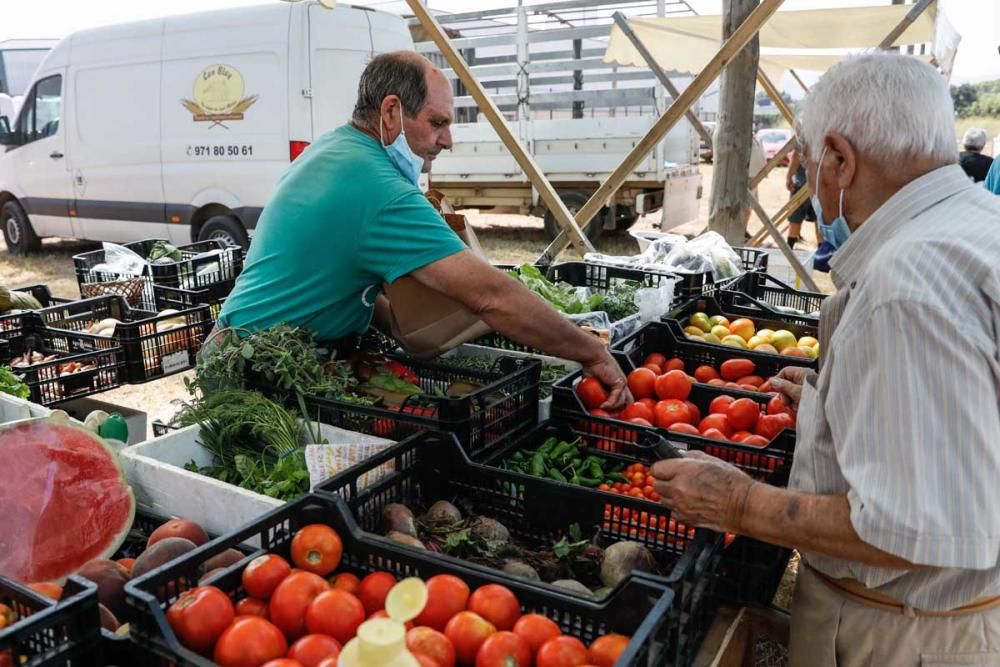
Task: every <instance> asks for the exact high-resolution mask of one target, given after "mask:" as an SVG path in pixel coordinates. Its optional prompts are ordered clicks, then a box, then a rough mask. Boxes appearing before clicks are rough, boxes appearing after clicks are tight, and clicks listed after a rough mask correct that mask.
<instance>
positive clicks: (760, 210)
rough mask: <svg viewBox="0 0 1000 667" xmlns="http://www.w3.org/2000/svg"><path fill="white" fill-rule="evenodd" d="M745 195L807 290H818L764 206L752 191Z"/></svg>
mask: <svg viewBox="0 0 1000 667" xmlns="http://www.w3.org/2000/svg"><path fill="white" fill-rule="evenodd" d="M802 190H805V188H802ZM802 190H800V191H799V192H801V191H802ZM796 194H798V193H796ZM747 197H748V198H749V200H750V207H751V208H752V209H753V210H754V213H756V214H757V217H758V218H760V221H761V222H762V223H764V229H766V230H767V231H768V233H769V234H770V235H771V238H772V239H774V242H775V243H776V244H777V245H778V250H780V251H781V254H782V255H784V256H785V259H787V260H788V263H789V264H791V266H792V268H793V269H795V273H797V274H799V277H800V278H802V282H804V283H805V284H806V287H808V288H809V291H811V292H818V291H820V290H819V286H818V285H816V281H815V280H813V277H812V275H811V274H810V273H809V271H808V270H807V269H806V267H804V266H802V262H800V261H799V258H798V257H796V256H795V253H794V252H792V249H791V247H790V246H789V245H788V242H787V241H785V238H784V237H783V236H782V235H781V232H779V231H778V228H777V227H775V226H774V223H773V222H771V218H769V217H768V216H767V211H765V210H764V207H763V206H761V205H760V202H759V201H758V200H757V197H755V196H754V195H753V193H749V194H748V195H747Z"/></svg>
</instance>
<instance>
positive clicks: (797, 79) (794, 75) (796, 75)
mask: <svg viewBox="0 0 1000 667" xmlns="http://www.w3.org/2000/svg"><path fill="white" fill-rule="evenodd" d="M788 73H789V74H791V75H792V78H793V79H795V82H796V83H797V84H799V86H801V87H802V90H803V91H805V93H806V94H807V95H808V94H809V86H807V85H806V83H805V81H803V80H802V78H801V77H800V76H799V73H798V72H796V71H795V70H793V69H790V70H788Z"/></svg>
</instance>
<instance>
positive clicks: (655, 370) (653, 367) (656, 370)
mask: <svg viewBox="0 0 1000 667" xmlns="http://www.w3.org/2000/svg"><path fill="white" fill-rule="evenodd" d="M639 368H648V369H649V370H651V371H653V373H655V374H656V375H663V368H662V367H660V366H657V365H656V364H643V365H642V366H640V367H639Z"/></svg>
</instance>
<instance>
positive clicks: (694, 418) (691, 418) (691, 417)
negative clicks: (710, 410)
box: [684, 401, 701, 425]
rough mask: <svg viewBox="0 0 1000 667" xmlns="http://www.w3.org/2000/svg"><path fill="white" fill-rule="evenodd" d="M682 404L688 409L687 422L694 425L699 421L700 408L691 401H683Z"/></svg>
mask: <svg viewBox="0 0 1000 667" xmlns="http://www.w3.org/2000/svg"><path fill="white" fill-rule="evenodd" d="M684 405H686V406H687V409H688V423H689V424H692V425H694V424H697V423H698V422H700V421H701V410H699V409H698V406H697V405H695V404H694V403H692V402H691V401H684Z"/></svg>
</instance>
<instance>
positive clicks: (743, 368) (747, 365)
mask: <svg viewBox="0 0 1000 667" xmlns="http://www.w3.org/2000/svg"><path fill="white" fill-rule="evenodd" d="M754 368H755V365H754V363H753V362H752V361H750V360H749V359H728V360H726V361H723V362H722V365H721V366H719V374H720V375H722V379H723V380H730V381H733V380H737V379H739V378H742V377H746V376H747V375H753V371H754Z"/></svg>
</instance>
